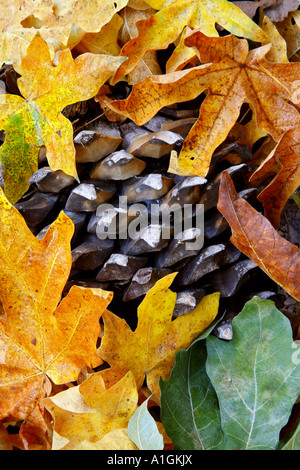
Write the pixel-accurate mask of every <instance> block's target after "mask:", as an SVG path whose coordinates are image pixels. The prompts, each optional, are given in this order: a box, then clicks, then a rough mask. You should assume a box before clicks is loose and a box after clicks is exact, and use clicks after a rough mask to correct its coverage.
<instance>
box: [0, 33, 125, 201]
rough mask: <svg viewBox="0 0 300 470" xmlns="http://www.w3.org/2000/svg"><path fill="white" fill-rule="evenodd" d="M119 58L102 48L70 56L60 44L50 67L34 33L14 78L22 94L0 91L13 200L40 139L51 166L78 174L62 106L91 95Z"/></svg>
mask: <svg viewBox="0 0 300 470" xmlns="http://www.w3.org/2000/svg"><path fill="white" fill-rule="evenodd" d="M122 61H123V59H122V58H120V57H112V56H108V55H101V54H97V55H96V54H82V55H80V56H78V57H77V59H75V60H74V59H73V58H72V54H71V52H70V50H68V49H65V50H63V51H62V52H61V53H60V54H59V56H58V65H57V66H56V67H54V66H53V64H52V61H51V57H50V52H49V48H48V46H47V44H46V42H45V41H44V40H43V39H42V38H41V37H40V36H38V35H36V36H35V38H34V39H33V41H32V43H31V44H30V46H29V47H28V49H27V55H26V56H25V57H24V58H23V60H22V77H21V78H20V79H19V80H18V86H19V88H20V91H21V93H22V95H23V96H24V98H22V97H21V96H18V95H9V94H2V95H0V128H1V129H2V130H4V131H5V133H6V139H5V142H4V144H3V145H2V146H1V151H0V160H1V162H2V163H3V165H4V170H5V171H4V184H5V193H6V195H7V197H8V199H9V200H10V201H12V203H15V202H17V200H18V199H19V198H20V197H21V196H22V195H23V194H24V192H25V191H26V190H27V188H28V180H29V178H30V177H31V175H32V174H33V173H34V172H35V171H36V170H37V163H38V152H39V148H40V147H41V146H42V145H45V146H46V150H47V158H48V162H49V165H50V167H51V169H52V170H54V171H55V170H62V171H64V172H65V173H67V174H68V175H71V176H74V177H77V172H76V165H75V149H74V145H73V127H72V124H71V122H70V121H69V120H68V119H67V118H65V117H64V116H63V115H62V114H61V111H62V110H63V108H65V107H66V106H67V105H70V104H72V103H76V102H78V101H83V100H87V99H90V98H92V97H93V96H95V95H96V93H97V91H98V90H99V88H100V86H101V85H103V84H104V82H105V81H106V80H108V78H109V77H110V75H111V74H112V73H113V71H114V70H115V69H116V68H117V67H118V65H119V64H120V62H122Z"/></svg>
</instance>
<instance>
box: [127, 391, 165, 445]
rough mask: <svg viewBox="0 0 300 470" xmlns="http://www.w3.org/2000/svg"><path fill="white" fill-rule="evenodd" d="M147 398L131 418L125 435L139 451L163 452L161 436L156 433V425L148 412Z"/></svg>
mask: <svg viewBox="0 0 300 470" xmlns="http://www.w3.org/2000/svg"><path fill="white" fill-rule="evenodd" d="M149 398H150V397H149ZM149 398H148V399H147V400H146V401H144V403H142V405H140V406H139V407H138V408H137V410H136V411H135V412H134V413H133V415H132V416H131V418H130V420H129V423H128V428H127V434H128V437H129V438H130V439H131V440H132V441H133V442H134V443H135V445H136V446H137V447H138V448H139V450H163V448H164V440H163V436H162V435H161V434H160V432H159V431H158V428H157V424H156V422H155V420H154V418H153V417H152V416H151V414H150V413H149V411H148V401H149Z"/></svg>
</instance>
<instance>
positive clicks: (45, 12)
mask: <svg viewBox="0 0 300 470" xmlns="http://www.w3.org/2000/svg"><path fill="white" fill-rule="evenodd" d="M127 3H128V0H116V1H114V0H89V1H83V0H67V1H65V0H64V1H61V0H26V2H24V1H23V0H2V1H1V12H2V14H1V18H0V59H1V62H2V63H3V62H5V63H12V64H13V66H14V68H15V70H16V71H17V72H19V73H21V69H20V65H21V61H22V58H23V57H24V55H25V54H26V50H27V47H28V46H29V44H30V43H31V41H32V39H33V38H34V36H35V35H36V33H37V32H38V33H39V34H40V35H41V37H42V38H43V39H44V40H45V41H47V43H48V46H49V48H50V49H51V57H53V55H54V53H55V52H56V51H58V50H61V49H64V48H66V47H68V48H70V49H72V48H73V47H74V46H75V45H76V44H78V43H79V42H80V40H81V39H82V37H83V36H84V35H85V33H88V32H89V33H97V32H99V31H100V30H101V28H102V27H103V26H104V25H106V24H107V23H109V22H110V20H111V19H112V17H113V16H114V14H115V13H116V12H118V11H119V10H120V9H121V8H123V7H125V6H126V5H127Z"/></svg>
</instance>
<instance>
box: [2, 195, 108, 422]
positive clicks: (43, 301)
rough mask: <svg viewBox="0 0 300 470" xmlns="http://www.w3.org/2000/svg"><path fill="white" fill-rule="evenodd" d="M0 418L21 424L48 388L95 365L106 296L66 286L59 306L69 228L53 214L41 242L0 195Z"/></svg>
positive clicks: (66, 269)
mask: <svg viewBox="0 0 300 470" xmlns="http://www.w3.org/2000/svg"><path fill="white" fill-rule="evenodd" d="M0 206H1V210H0V218H1V227H2V229H1V232H0V239H1V243H0V262H1V267H2V269H1V276H0V277H1V279H0V297H1V301H2V304H3V308H4V312H5V318H1V319H0V350H1V368H0V389H1V401H0V416H1V418H3V417H6V416H10V417H13V418H14V419H26V417H27V416H28V415H29V414H30V413H31V412H32V410H33V409H34V408H35V406H36V404H37V403H38V401H39V400H40V399H41V398H42V397H43V396H44V394H45V390H46V388H47V386H48V384H49V379H48V377H49V378H50V379H51V380H52V381H53V382H54V383H55V384H62V383H66V382H70V381H73V380H76V379H77V377H78V374H79V372H80V370H81V369H82V368H83V367H85V366H91V367H95V366H97V365H99V364H101V362H102V361H101V359H100V358H99V356H98V355H97V349H96V342H97V338H98V336H99V334H100V325H99V317H100V316H101V313H102V312H103V310H104V309H105V308H106V306H107V305H108V304H109V302H110V300H111V298H112V293H110V292H106V291H102V290H101V289H88V288H86V289H83V288H80V287H77V286H73V287H72V288H71V290H70V292H69V293H68V295H67V296H66V297H65V298H64V299H63V300H62V301H61V295H62V290H63V288H64V285H65V283H66V281H67V279H68V276H69V272H70V269H71V249H70V241H71V237H72V235H73V231H74V226H73V223H72V221H71V220H70V219H69V218H68V217H67V216H66V215H65V214H64V213H63V212H61V213H60V215H59V217H58V219H57V220H56V221H55V222H54V223H53V224H52V225H51V227H50V228H49V230H48V231H47V233H46V235H45V236H44V238H43V239H42V240H38V239H37V238H35V237H34V235H33V234H32V233H31V232H30V230H29V228H28V227H27V225H26V223H25V221H24V219H23V217H22V216H21V215H20V214H19V213H18V211H17V210H16V209H15V208H14V207H13V206H11V205H10V204H9V202H8V201H7V199H6V198H5V196H4V194H3V192H2V190H1V191H0Z"/></svg>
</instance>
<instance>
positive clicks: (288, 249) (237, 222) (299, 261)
mask: <svg viewBox="0 0 300 470" xmlns="http://www.w3.org/2000/svg"><path fill="white" fill-rule="evenodd" d="M218 209H219V211H220V212H221V213H222V214H223V215H224V217H225V218H226V219H227V221H228V223H229V224H230V226H231V230H232V236H231V239H230V241H231V242H232V243H233V244H234V245H235V246H236V247H237V248H238V249H239V250H241V251H242V252H243V253H244V254H245V255H246V256H248V257H249V258H251V259H252V260H253V261H254V262H255V263H256V264H257V265H258V266H259V267H260V268H261V269H262V270H263V271H264V272H265V273H266V274H267V275H268V276H269V277H270V278H271V279H273V281H275V282H276V283H277V284H279V285H280V286H281V287H282V288H283V289H284V290H285V291H286V292H288V293H289V294H290V295H291V296H292V297H294V298H295V299H297V300H300V284H299V272H300V251H299V249H298V248H297V247H296V246H295V245H293V244H292V243H290V242H288V241H287V240H285V239H284V238H282V237H280V236H279V235H278V233H277V232H276V230H275V229H274V228H273V226H272V225H271V223H270V222H269V221H268V219H267V218H266V217H264V216H263V215H261V214H259V213H258V212H257V211H256V210H255V209H254V208H253V207H251V206H250V204H249V203H248V202H246V201H245V200H244V199H242V198H241V197H240V196H239V195H238V194H237V192H236V190H235V189H234V186H233V183H232V180H231V178H230V176H229V175H228V173H227V171H224V172H223V175H222V179H221V183H220V192H219V202H218Z"/></svg>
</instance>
